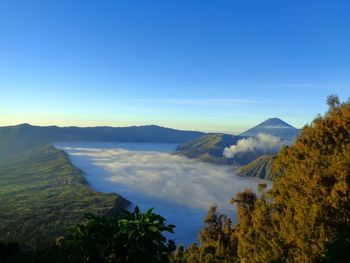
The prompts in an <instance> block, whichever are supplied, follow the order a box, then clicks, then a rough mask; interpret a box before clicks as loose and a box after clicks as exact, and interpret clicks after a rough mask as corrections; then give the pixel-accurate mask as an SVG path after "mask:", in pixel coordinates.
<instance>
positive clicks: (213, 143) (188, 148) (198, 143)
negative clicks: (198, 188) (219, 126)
mask: <svg viewBox="0 0 350 263" xmlns="http://www.w3.org/2000/svg"><path fill="white" fill-rule="evenodd" d="M242 138H243V137H241V136H234V135H229V134H222V133H214V134H206V135H203V136H201V137H199V138H196V139H194V140H191V141H189V142H186V143H184V144H181V145H179V147H178V148H177V150H176V151H177V152H178V153H180V154H183V155H185V156H187V157H189V158H196V159H199V160H201V161H205V162H210V163H216V164H232V163H235V161H236V160H233V159H227V158H225V157H224V156H223V151H224V149H225V147H228V146H230V145H232V144H236V143H237V142H238V141H239V140H240V139H242Z"/></svg>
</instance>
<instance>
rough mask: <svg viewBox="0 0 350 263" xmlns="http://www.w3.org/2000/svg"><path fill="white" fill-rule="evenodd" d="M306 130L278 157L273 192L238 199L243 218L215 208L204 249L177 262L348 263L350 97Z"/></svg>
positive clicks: (333, 103)
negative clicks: (220, 212) (234, 217)
mask: <svg viewBox="0 0 350 263" xmlns="http://www.w3.org/2000/svg"><path fill="white" fill-rule="evenodd" d="M328 104H329V111H328V112H327V113H326V114H325V116H323V117H321V116H319V117H317V118H316V119H315V120H314V121H313V122H312V123H311V124H310V125H308V126H306V127H304V129H303V131H302V133H301V134H300V136H299V137H298V139H297V141H296V142H295V144H294V145H292V146H290V147H284V148H283V149H282V151H281V152H280V153H279V155H278V157H277V159H276V160H275V161H274V162H273V173H274V178H275V179H274V181H273V186H272V188H271V189H270V190H268V191H266V190H265V188H264V185H260V187H259V191H260V192H261V195H260V196H259V197H258V196H257V195H256V194H255V193H253V192H251V191H248V190H246V191H244V192H242V193H239V194H237V196H236V198H234V199H233V200H232V202H233V203H235V204H236V205H237V208H238V222H237V224H232V223H231V221H230V220H229V219H228V217H227V216H226V215H222V214H219V213H217V211H216V209H215V207H214V208H211V209H210V211H209V213H208V216H207V218H206V220H205V227H204V229H203V230H202V232H201V234H200V242H201V243H200V246H197V245H195V244H193V245H192V246H190V247H189V248H188V249H186V250H184V249H183V248H182V247H179V248H178V251H177V253H176V254H175V255H174V258H173V261H174V262H249V263H254V262H348V260H349V258H350V101H348V102H345V103H342V104H341V103H339V100H338V98H337V97H335V96H331V97H330V98H329V99H328Z"/></svg>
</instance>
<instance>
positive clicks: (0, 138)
mask: <svg viewBox="0 0 350 263" xmlns="http://www.w3.org/2000/svg"><path fill="white" fill-rule="evenodd" d="M203 134H204V133H202V132H195V131H180V130H174V129H169V128H163V127H159V126H154V125H150V126H132V127H122V128H113V127H92V128H79V127H57V126H47V127H41V126H32V125H29V124H21V125H17V126H7V127H0V159H1V158H7V157H9V156H12V155H14V154H17V153H21V152H24V151H26V150H29V149H32V148H34V147H36V146H39V145H43V144H49V143H53V142H71V141H79V142H85V141H89V142H150V143H155V142H156V143H183V142H186V141H189V140H192V139H195V138H197V137H199V136H202V135H203Z"/></svg>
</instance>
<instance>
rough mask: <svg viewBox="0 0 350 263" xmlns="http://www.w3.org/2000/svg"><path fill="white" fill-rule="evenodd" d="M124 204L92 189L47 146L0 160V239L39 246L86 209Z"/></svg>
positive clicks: (113, 209)
mask: <svg viewBox="0 0 350 263" xmlns="http://www.w3.org/2000/svg"><path fill="white" fill-rule="evenodd" d="M128 204H129V203H128V201H126V200H125V199H123V198H121V197H119V196H118V195H116V194H103V193H97V192H94V191H93V190H91V189H90V187H89V186H88V184H87V183H86V181H85V179H84V178H83V176H82V175H81V171H80V170H78V169H77V168H75V167H74V166H73V165H72V164H71V162H70V160H69V158H68V156H67V155H66V153H65V152H63V151H61V150H58V149H56V148H55V147H53V146H51V145H46V146H41V147H39V148H36V149H33V150H31V151H29V152H26V153H23V154H20V155H17V156H15V157H13V158H11V159H8V160H6V161H2V162H0V215H1V217H0V233H1V236H0V242H1V240H3V241H6V242H19V243H20V244H21V246H29V247H31V248H40V247H43V246H46V245H48V244H49V242H50V241H51V240H52V239H53V238H55V237H57V236H59V235H64V234H65V229H66V228H69V227H72V226H75V225H76V224H78V223H80V222H82V221H83V219H84V215H85V213H92V214H96V215H107V214H115V213H119V212H120V211H123V209H125V208H126V207H127V206H128Z"/></svg>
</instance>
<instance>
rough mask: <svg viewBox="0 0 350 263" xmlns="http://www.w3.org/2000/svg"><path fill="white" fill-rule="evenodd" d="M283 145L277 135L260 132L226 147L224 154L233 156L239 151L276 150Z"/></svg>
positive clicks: (229, 156)
mask: <svg viewBox="0 0 350 263" xmlns="http://www.w3.org/2000/svg"><path fill="white" fill-rule="evenodd" d="M281 146H282V140H281V139H280V138H278V137H276V136H272V135H269V134H266V133H259V134H258V135H257V136H256V137H254V138H247V139H241V140H239V141H238V142H237V144H236V145H231V146H229V147H226V148H225V149H224V152H223V155H224V156H225V157H226V158H232V157H234V156H235V155H236V154H238V153H245V152H255V151H275V150H279V149H280V148H281Z"/></svg>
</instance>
